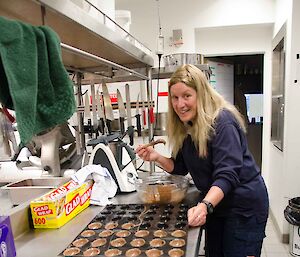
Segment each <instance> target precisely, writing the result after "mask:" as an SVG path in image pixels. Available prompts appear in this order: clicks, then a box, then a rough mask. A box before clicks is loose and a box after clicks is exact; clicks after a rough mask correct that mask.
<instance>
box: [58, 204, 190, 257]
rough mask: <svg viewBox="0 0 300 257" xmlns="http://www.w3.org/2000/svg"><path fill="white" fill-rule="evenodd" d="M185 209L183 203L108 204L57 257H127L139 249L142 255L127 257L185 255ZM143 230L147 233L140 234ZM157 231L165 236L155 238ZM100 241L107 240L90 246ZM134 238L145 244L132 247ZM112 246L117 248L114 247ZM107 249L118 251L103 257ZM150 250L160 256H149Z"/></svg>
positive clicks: (186, 228)
mask: <svg viewBox="0 0 300 257" xmlns="http://www.w3.org/2000/svg"><path fill="white" fill-rule="evenodd" d="M188 208H189V207H188V205H187V204H184V203H179V204H166V205H155V204H123V205H122V204H120V205H108V206H106V207H105V208H104V209H103V210H102V211H101V212H100V213H99V214H97V215H96V217H95V218H94V219H93V220H92V221H91V222H90V223H89V224H88V225H87V226H86V227H85V228H84V229H83V230H82V231H81V232H80V234H79V235H78V236H77V237H76V238H75V239H74V240H73V241H72V243H71V244H70V245H69V246H68V247H67V248H66V249H65V250H64V251H62V252H61V253H60V256H127V255H125V254H126V252H127V251H128V250H129V249H133V248H138V249H139V250H140V252H141V253H140V254H139V255H128V256H141V257H145V256H185V252H186V244H187V231H188V222H187V210H188ZM107 230H110V231H111V232H110V233H111V235H105V234H106V233H108V232H107ZM143 231H147V232H148V233H149V234H147V235H141V234H143ZM160 231H164V233H166V234H165V235H158V234H159V233H160ZM175 231H176V232H175ZM128 232H129V233H130V234H129V235H128ZM137 232H138V233H137ZM147 232H145V233H147ZM122 233H123V234H122ZM99 234H100V235H99ZM139 234H140V235H139ZM101 238H104V239H106V242H105V243H103V242H101V241H102V240H98V241H96V242H98V243H99V244H101V243H102V244H103V245H101V246H97V247H93V245H94V244H95V240H97V239H101ZM119 238H123V239H125V241H126V243H125V244H124V245H123V243H124V240H123V239H119ZM116 239H117V240H116ZM135 239H144V244H143V245H140V244H138V246H132V244H133V242H132V241H133V240H135ZM154 239H155V240H154ZM158 239H161V240H163V241H160V240H158ZM153 240H154V241H153ZM174 240H175V241H174ZM141 241H142V242H143V240H135V241H134V242H135V243H141ZM93 242H94V243H93ZM100 242H101V243H100ZM78 243H80V244H79V245H78ZM99 244H96V245H99ZM114 244H116V245H115V246H113V245H114ZM156 244H157V245H156ZM170 244H171V245H170ZM172 245H173V246H172ZM94 246H95V245H94ZM91 248H92V250H91ZM109 249H118V250H119V251H117V250H116V251H117V252H118V255H106V254H105V252H106V251H107V250H109ZM150 249H158V250H160V253H161V255H151V254H150V253H149V251H148V250H150ZM172 249H177V250H176V251H175V250H172ZM72 250H74V251H73V252H72ZM171 250H172V251H173V253H174V251H175V252H176V253H175V254H174V255H172V254H171V255H169V254H168V253H172V252H170V251H171ZM178 252H180V254H179V253H178ZM106 253H109V252H106Z"/></svg>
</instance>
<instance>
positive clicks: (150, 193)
mask: <svg viewBox="0 0 300 257" xmlns="http://www.w3.org/2000/svg"><path fill="white" fill-rule="evenodd" d="M188 186H189V180H188V179H187V178H186V177H184V176H179V175H152V176H148V177H146V178H144V179H137V180H136V191H137V193H138V196H139V198H140V199H141V200H142V201H143V203H146V204H166V203H179V202H181V201H182V200H183V199H184V197H185V195H186V192H187V189H188Z"/></svg>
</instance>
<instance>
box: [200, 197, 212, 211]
mask: <svg viewBox="0 0 300 257" xmlns="http://www.w3.org/2000/svg"><path fill="white" fill-rule="evenodd" d="M201 203H204V204H205V205H206V208H207V213H208V214H212V213H213V212H214V206H213V205H212V204H211V203H210V202H209V201H206V200H202V201H201Z"/></svg>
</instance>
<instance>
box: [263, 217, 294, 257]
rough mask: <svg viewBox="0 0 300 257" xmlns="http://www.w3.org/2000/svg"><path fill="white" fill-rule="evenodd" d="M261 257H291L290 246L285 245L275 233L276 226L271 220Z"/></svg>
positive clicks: (268, 224)
mask: <svg viewBox="0 0 300 257" xmlns="http://www.w3.org/2000/svg"><path fill="white" fill-rule="evenodd" d="M266 235H267V237H266V238H265V239H264V243H263V249H262V254H261V257H290V256H292V255H290V254H289V245H288V244H283V243H281V242H280V240H279V236H278V234H277V233H276V231H275V228H274V224H273V222H272V220H271V219H270V218H269V220H268V223H267V229H266Z"/></svg>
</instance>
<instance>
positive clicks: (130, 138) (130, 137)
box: [125, 84, 134, 145]
mask: <svg viewBox="0 0 300 257" xmlns="http://www.w3.org/2000/svg"><path fill="white" fill-rule="evenodd" d="M125 93H126V111H127V124H128V127H127V130H128V136H129V144H130V145H133V134H134V129H133V126H132V120H131V102H130V91H129V84H125Z"/></svg>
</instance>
